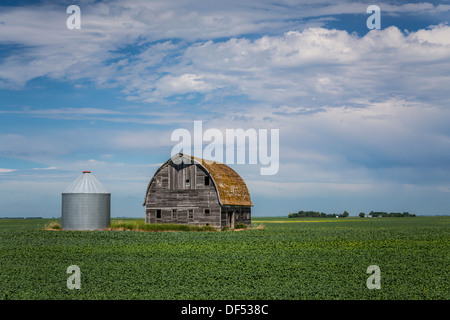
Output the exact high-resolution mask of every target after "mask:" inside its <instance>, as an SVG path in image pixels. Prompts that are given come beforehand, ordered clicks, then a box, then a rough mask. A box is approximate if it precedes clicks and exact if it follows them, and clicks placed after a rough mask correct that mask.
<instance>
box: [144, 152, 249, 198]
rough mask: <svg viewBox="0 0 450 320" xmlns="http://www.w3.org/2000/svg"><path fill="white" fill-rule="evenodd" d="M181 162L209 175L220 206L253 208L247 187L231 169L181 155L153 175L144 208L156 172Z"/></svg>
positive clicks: (218, 163) (177, 155) (217, 163)
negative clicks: (194, 166)
mask: <svg viewBox="0 0 450 320" xmlns="http://www.w3.org/2000/svg"><path fill="white" fill-rule="evenodd" d="M183 160H184V162H185V163H186V162H187V161H189V162H191V163H194V164H199V165H200V166H202V167H203V169H204V170H205V171H206V172H208V173H209V175H210V177H211V179H212V182H213V184H214V186H215V188H216V191H217V196H218V198H219V203H220V204H221V205H232V206H253V203H252V200H251V198H250V193H249V192H248V188H247V185H246V184H245V182H244V180H243V179H242V178H241V176H239V174H238V173H237V172H236V171H234V170H233V169H232V168H230V167H229V166H227V165H226V164H223V163H220V162H213V161H210V160H204V159H200V158H196V157H193V156H190V155H186V154H182V153H178V154H176V155H174V156H173V157H172V158H170V159H169V160H168V161H167V162H166V163H164V164H163V165H162V166H161V167H160V168H159V169H158V170H157V171H156V173H155V175H154V176H153V178H152V179H151V180H150V183H149V184H148V187H147V193H146V195H145V200H144V204H143V205H144V206H145V204H146V201H147V195H148V192H149V190H150V186H151V184H152V182H153V179H154V178H155V176H156V175H157V174H158V172H159V171H160V170H161V169H162V168H164V167H166V166H168V165H170V164H171V163H181V161H183ZM174 161H175V162H174Z"/></svg>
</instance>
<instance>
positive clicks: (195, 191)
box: [144, 154, 253, 228]
mask: <svg viewBox="0 0 450 320" xmlns="http://www.w3.org/2000/svg"><path fill="white" fill-rule="evenodd" d="M179 157H183V159H184V160H187V161H186V162H188V163H184V162H181V161H180V162H181V163H180V164H176V163H174V162H177V163H178V161H174V159H177V160H179ZM144 206H145V207H146V213H145V221H146V222H147V223H182V224H195V225H211V226H214V227H224V226H227V227H230V228H234V227H235V225H236V223H245V224H246V225H250V224H251V206H253V204H252V202H251V199H250V194H249V192H248V189H247V186H246V184H245V182H244V180H242V178H241V177H240V176H239V175H238V174H237V173H236V172H235V171H234V170H233V169H231V168H230V167H228V166H226V165H224V164H223V163H213V164H212V163H205V162H204V161H203V159H198V158H194V157H191V156H187V155H182V154H178V155H175V156H174V157H172V158H171V159H170V160H169V161H167V162H166V163H165V164H163V165H162V166H161V167H160V168H159V169H158V170H157V172H156V173H155V175H154V176H153V178H152V180H151V181H150V183H149V185H148V188H147V193H146V198H145V201H144Z"/></svg>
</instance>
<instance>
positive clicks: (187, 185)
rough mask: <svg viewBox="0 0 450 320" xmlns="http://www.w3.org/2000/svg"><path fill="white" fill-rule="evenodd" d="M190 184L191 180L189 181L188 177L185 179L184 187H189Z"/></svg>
mask: <svg viewBox="0 0 450 320" xmlns="http://www.w3.org/2000/svg"><path fill="white" fill-rule="evenodd" d="M190 186H191V182H190V181H189V179H186V188H189V187H190Z"/></svg>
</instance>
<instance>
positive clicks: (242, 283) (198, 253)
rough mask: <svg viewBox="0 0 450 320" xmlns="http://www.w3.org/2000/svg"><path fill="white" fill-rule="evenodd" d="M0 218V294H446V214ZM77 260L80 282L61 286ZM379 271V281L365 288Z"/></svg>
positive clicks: (449, 222) (449, 240)
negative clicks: (176, 221) (60, 221)
mask: <svg viewBox="0 0 450 320" xmlns="http://www.w3.org/2000/svg"><path fill="white" fill-rule="evenodd" d="M54 221H56V220H51V219H48V220H46V219H30V220H27V219H0V299H3V300H7V299H12V300H23V299H27V300H34V299H39V300H76V299H94V300H96V299H102V300H108V299H115V300H117V299H120V300H126V299H133V300H140V299H146V300H163V299H164V300H178V299H183V300H185V299H189V300H195V299H199V300H200V299H202V300H203V299H207V300H215V299H217V300H219V299H246V300H278V299H283V300H330V299H340V300H343V299H344V300H359V299H364V300H366V299H369V300H372V299H374V300H427V299H429V300H448V299H450V293H449V292H450V290H449V288H450V283H449V278H450V272H449V271H450V268H449V262H450V254H449V253H450V251H449V248H450V247H449V245H450V233H449V231H450V217H448V216H441V217H414V218H372V219H369V218H359V217H358V218H356V217H349V218H344V219H320V218H316V219H314V218H296V219H287V218H275V217H273V218H263V217H261V218H254V219H253V223H254V224H255V225H261V226H263V228H259V229H256V228H253V229H250V230H240V231H231V230H229V231H170V232H140V231H61V230H45V229H44V228H45V226H46V225H48V224H50V223H51V222H54ZM69 266H78V267H79V271H80V288H79V289H73V288H69V286H68V279H69V277H70V276H71V274H70V273H68V272H67V269H68V267H69ZM369 266H377V267H378V268H379V274H378V280H379V281H378V284H379V288H375V289H374V288H369V285H368V282H370V281H371V279H370V278H371V277H372V276H373V274H371V273H370V272H369V273H368V272H367V270H368V267H369Z"/></svg>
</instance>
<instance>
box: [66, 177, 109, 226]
mask: <svg viewBox="0 0 450 320" xmlns="http://www.w3.org/2000/svg"><path fill="white" fill-rule="evenodd" d="M110 216H111V194H110V193H109V192H108V191H107V190H106V189H105V187H103V185H102V184H101V183H100V182H99V181H98V180H97V179H96V178H95V177H94V176H93V175H92V174H91V172H90V171H83V174H82V175H81V176H79V177H78V178H77V179H76V180H75V181H74V182H73V183H72V184H70V185H69V186H68V187H67V188H66V190H65V191H64V193H63V194H62V216H61V220H62V223H61V227H62V229H65V230H99V229H105V228H108V227H109V226H110Z"/></svg>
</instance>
